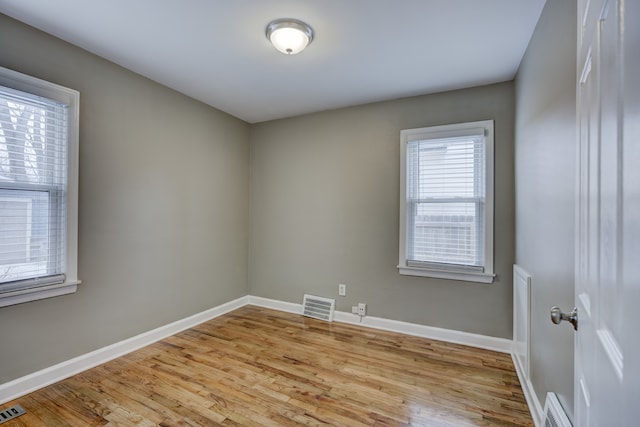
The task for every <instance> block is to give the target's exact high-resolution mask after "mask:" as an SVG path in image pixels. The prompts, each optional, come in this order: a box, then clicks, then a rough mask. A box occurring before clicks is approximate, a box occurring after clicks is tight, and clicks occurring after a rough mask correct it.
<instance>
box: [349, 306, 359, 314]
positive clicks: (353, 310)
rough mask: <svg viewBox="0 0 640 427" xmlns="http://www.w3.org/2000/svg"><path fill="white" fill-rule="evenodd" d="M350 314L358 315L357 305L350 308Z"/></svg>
mask: <svg viewBox="0 0 640 427" xmlns="http://www.w3.org/2000/svg"><path fill="white" fill-rule="evenodd" d="M351 312H352V313H353V314H358V306H357V305H354V306H353V307H351Z"/></svg>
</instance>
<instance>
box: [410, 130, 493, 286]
mask: <svg viewBox="0 0 640 427" xmlns="http://www.w3.org/2000/svg"><path fill="white" fill-rule="evenodd" d="M478 128H483V129H484V144H485V162H486V164H485V186H486V188H485V202H484V224H483V225H484V248H483V250H484V266H483V267H484V268H483V271H475V269H473V268H468V267H467V266H458V265H455V264H451V265H450V266H447V267H446V268H441V266H437V265H432V266H429V265H426V264H428V263H425V265H420V266H418V265H415V264H414V263H411V264H414V265H410V262H409V260H407V253H408V250H407V249H408V248H407V242H408V238H407V232H408V229H407V225H408V224H409V223H410V220H409V218H408V212H407V203H408V202H407V145H408V144H409V143H410V142H413V141H419V140H429V139H436V138H456V137H462V136H466V135H468V133H469V132H470V131H471V130H472V129H478ZM493 243H494V122H493V120H482V121H476V122H466V123H457V124H449V125H441V126H429V127H423V128H415V129H403V130H401V131H400V234H399V257H398V272H399V273H400V274H401V275H408V276H420V277H433V278H440V279H452V280H461V281H466V282H477V283H492V282H493V279H494V277H495V274H494V266H493V250H494V248H493Z"/></svg>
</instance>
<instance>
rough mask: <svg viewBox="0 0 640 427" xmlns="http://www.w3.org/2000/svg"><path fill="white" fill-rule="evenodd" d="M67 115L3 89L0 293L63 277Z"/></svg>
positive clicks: (56, 106)
mask: <svg viewBox="0 0 640 427" xmlns="http://www.w3.org/2000/svg"><path fill="white" fill-rule="evenodd" d="M67 115H68V113H67V106H66V105H64V104H61V103H59V102H57V101H53V100H50V99H46V98H42V97H38V96H34V95H31V94H28V93H24V92H19V91H16V90H13V89H9V88H5V87H0V292H7V291H11V290H16V289H23V288H28V287H33V286H40V285H44V284H54V283H62V282H63V281H64V268H65V259H64V254H65V223H66V221H65V201H66V185H67V176H66V171H67V164H66V163H67V128H68V125H67V121H68V117H67Z"/></svg>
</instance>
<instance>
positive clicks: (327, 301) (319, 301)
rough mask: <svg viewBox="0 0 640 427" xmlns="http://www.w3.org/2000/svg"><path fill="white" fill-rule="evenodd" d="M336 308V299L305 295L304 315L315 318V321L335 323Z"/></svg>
mask: <svg viewBox="0 0 640 427" xmlns="http://www.w3.org/2000/svg"><path fill="white" fill-rule="evenodd" d="M335 306H336V300H334V299H331V298H323V297H317V296H315V295H307V294H305V296H304V300H303V303H302V314H303V315H304V316H307V317H313V318H314V319H320V320H325V321H327V322H333V311H334V309H335Z"/></svg>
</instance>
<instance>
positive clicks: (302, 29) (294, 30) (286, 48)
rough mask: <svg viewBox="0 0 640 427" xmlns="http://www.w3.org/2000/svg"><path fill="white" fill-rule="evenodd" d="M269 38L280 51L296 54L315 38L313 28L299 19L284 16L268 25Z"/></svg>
mask: <svg viewBox="0 0 640 427" xmlns="http://www.w3.org/2000/svg"><path fill="white" fill-rule="evenodd" d="M266 33H267V38H268V39H269V41H270V42H271V44H272V45H273V47H275V48H276V49H278V50H279V51H280V52H282V53H284V54H287V55H295V54H296V53H300V52H302V51H303V50H304V48H305V47H307V46H308V45H309V43H311V41H312V40H313V30H312V29H311V27H310V26H309V25H307V24H306V23H304V22H302V21H299V20H297V19H291V18H284V19H276V20H275V21H271V22H270V23H269V25H267V31H266Z"/></svg>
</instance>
